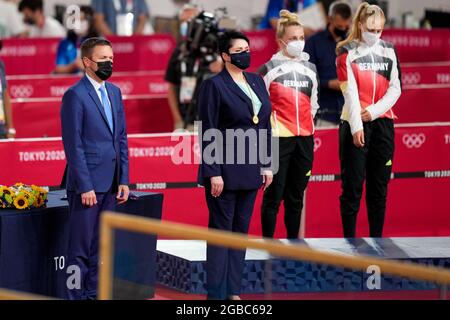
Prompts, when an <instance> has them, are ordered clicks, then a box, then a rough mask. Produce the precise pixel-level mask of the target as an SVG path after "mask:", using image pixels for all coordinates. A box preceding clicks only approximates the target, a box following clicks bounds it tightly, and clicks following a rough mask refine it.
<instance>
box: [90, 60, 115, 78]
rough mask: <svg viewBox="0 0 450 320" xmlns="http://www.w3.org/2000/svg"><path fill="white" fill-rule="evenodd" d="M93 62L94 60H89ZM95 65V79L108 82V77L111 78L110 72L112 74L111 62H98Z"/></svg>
mask: <svg viewBox="0 0 450 320" xmlns="http://www.w3.org/2000/svg"><path fill="white" fill-rule="evenodd" d="M91 61H94V60H91ZM94 62H95V63H97V67H98V69H97V71H95V74H96V75H97V77H99V78H100V79H102V80H103V81H105V80H108V79H109V77H111V75H112V72H113V64H112V62H111V61H99V62H96V61H94Z"/></svg>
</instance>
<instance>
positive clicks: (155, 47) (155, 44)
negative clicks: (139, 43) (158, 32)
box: [148, 40, 172, 54]
mask: <svg viewBox="0 0 450 320" xmlns="http://www.w3.org/2000/svg"><path fill="white" fill-rule="evenodd" d="M148 47H149V49H150V51H151V52H153V53H154V54H166V53H167V52H169V50H170V49H172V42H170V41H169V40H163V41H151V42H150V43H149V45H148Z"/></svg>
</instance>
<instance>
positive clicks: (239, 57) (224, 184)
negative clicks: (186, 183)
mask: <svg viewBox="0 0 450 320" xmlns="http://www.w3.org/2000/svg"><path fill="white" fill-rule="evenodd" d="M219 52H220V54H221V56H222V59H223V60H224V62H225V68H224V69H223V71H222V72H221V73H219V74H218V75H216V76H214V77H212V78H209V79H207V80H205V81H204V82H203V84H202V86H201V88H200V90H199V97H198V110H199V116H200V120H201V130H200V132H201V134H202V136H201V137H200V139H199V141H200V143H201V146H202V163H201V165H200V169H199V183H200V184H201V185H203V186H204V187H205V194H206V202H207V205H208V209H209V228H212V229H220V230H226V231H232V232H239V233H245V234H246V233H247V232H248V227H249V223H250V218H251V215H252V212H253V206H254V203H255V199H256V194H257V191H258V189H259V188H261V187H262V188H264V189H266V188H267V187H268V186H269V185H270V183H271V182H272V171H271V169H270V167H271V156H270V149H271V141H270V140H271V125H270V113H271V104H270V99H269V95H268V93H267V90H266V87H265V85H264V81H263V80H262V78H261V77H260V76H259V75H257V74H254V73H248V72H244V71H243V70H245V69H246V68H248V67H249V65H250V51H249V40H248V38H247V37H246V36H245V35H244V34H242V33H240V32H237V31H229V32H226V33H225V34H224V35H223V36H222V37H221V38H220V39H219ZM255 156H256V157H255ZM244 262H245V250H244V251H242V250H233V249H228V248H223V247H217V246H212V245H209V244H208V246H207V261H206V273H207V291H208V298H209V299H239V294H240V289H241V281H242V272H243V268H244Z"/></svg>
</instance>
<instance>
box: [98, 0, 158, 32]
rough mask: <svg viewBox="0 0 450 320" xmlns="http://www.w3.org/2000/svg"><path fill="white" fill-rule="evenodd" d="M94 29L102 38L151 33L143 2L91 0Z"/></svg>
mask: <svg viewBox="0 0 450 320" xmlns="http://www.w3.org/2000/svg"><path fill="white" fill-rule="evenodd" d="M91 7H92V9H93V10H94V21H95V27H96V29H97V30H98V31H99V33H100V34H101V35H103V36H105V37H106V36H110V35H119V36H131V35H141V34H149V33H152V30H149V29H148V28H151V26H150V24H149V23H148V22H149V19H150V12H149V9H148V6H147V2H146V1H145V0H92V3H91Z"/></svg>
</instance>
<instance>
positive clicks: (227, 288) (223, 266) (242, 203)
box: [205, 186, 258, 299]
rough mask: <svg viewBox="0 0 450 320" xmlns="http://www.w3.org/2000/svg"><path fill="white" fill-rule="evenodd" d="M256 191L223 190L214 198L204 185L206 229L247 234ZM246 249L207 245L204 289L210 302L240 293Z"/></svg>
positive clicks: (208, 187) (209, 188)
mask: <svg viewBox="0 0 450 320" xmlns="http://www.w3.org/2000/svg"><path fill="white" fill-rule="evenodd" d="M257 192H258V190H223V191H222V193H221V195H220V196H219V197H217V198H214V197H213V196H211V187H210V186H205V193H206V202H207V205H208V209H209V225H208V226H209V228H211V229H219V230H226V231H232V232H239V233H244V234H247V232H248V227H249V224H250V218H251V216H252V213H253V207H254V205H255V200H256V194H257ZM244 264H245V250H234V249H229V248H225V247H221V246H214V245H210V244H208V245H207V249H206V277H207V278H206V280H207V281H206V287H207V291H208V298H209V299H226V298H227V297H228V296H230V295H239V294H240V292H241V283H242V273H243V270H244Z"/></svg>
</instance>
